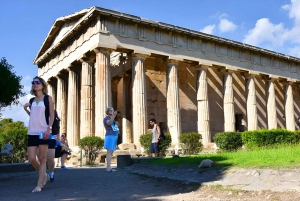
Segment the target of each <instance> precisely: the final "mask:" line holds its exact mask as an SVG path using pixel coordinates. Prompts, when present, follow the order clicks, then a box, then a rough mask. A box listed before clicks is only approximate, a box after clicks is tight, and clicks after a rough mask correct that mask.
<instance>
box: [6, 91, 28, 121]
mask: <svg viewBox="0 0 300 201" xmlns="http://www.w3.org/2000/svg"><path fill="white" fill-rule="evenodd" d="M31 97H33V96H32V95H29V94H28V95H26V96H24V97H22V98H20V104H19V105H14V106H11V107H6V108H4V109H3V111H1V113H2V118H11V119H13V121H23V122H24V123H25V125H26V126H27V125H28V122H29V116H28V114H27V113H26V112H25V111H24V109H23V105H24V104H25V103H28V102H29V100H30V98H31Z"/></svg>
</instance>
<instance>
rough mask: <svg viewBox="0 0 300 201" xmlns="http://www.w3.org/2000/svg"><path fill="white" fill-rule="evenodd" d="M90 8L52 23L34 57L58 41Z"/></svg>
mask: <svg viewBox="0 0 300 201" xmlns="http://www.w3.org/2000/svg"><path fill="white" fill-rule="evenodd" d="M90 9H91V8H88V9H84V10H81V11H79V12H76V13H73V14H70V15H67V16H63V17H60V18H58V19H56V20H55V22H54V23H53V25H52V27H51V29H50V31H49V33H48V35H47V37H46V38H45V40H44V42H43V45H42V46H41V48H40V50H39V52H38V54H37V56H36V58H35V59H37V58H38V57H40V56H41V55H43V54H44V53H45V52H46V51H47V50H48V49H50V48H51V47H53V46H54V45H56V44H57V43H59V42H60V41H61V40H62V38H63V37H64V35H65V34H66V33H67V32H68V31H69V30H70V29H72V27H73V26H74V25H75V24H76V23H77V22H78V21H79V20H80V19H81V18H82V17H83V16H84V15H85V14H86V13H87V12H88V11H89V10H90Z"/></svg>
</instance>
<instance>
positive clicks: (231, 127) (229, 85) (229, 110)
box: [223, 72, 235, 132]
mask: <svg viewBox="0 0 300 201" xmlns="http://www.w3.org/2000/svg"><path fill="white" fill-rule="evenodd" d="M223 81H224V84H223V86H224V87H223V90H224V91H223V93H224V99H223V101H224V102H223V104H224V121H225V122H224V131H225V132H227V131H235V115H234V96H233V80H232V72H226V73H225V74H224V80H223Z"/></svg>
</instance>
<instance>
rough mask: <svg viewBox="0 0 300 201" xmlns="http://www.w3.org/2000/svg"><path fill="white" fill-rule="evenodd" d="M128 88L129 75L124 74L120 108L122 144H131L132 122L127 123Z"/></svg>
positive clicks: (129, 103)
mask: <svg viewBox="0 0 300 201" xmlns="http://www.w3.org/2000/svg"><path fill="white" fill-rule="evenodd" d="M128 86H130V78H129V75H127V74H125V75H124V77H123V101H122V108H123V111H122V113H121V115H122V132H123V133H122V135H123V143H132V142H133V140H132V122H130V121H129V116H130V112H129V111H130V110H128V109H129V108H131V102H130V93H129V91H128Z"/></svg>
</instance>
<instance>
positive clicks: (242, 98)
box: [232, 73, 248, 131]
mask: <svg viewBox="0 0 300 201" xmlns="http://www.w3.org/2000/svg"><path fill="white" fill-rule="evenodd" d="M232 78H233V97H234V112H235V114H236V115H237V114H240V115H242V120H241V124H242V126H243V127H244V128H240V131H242V130H243V129H244V130H247V128H248V127H247V102H246V101H247V99H246V90H245V83H246V80H245V78H244V77H243V76H242V75H241V74H239V73H232Z"/></svg>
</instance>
